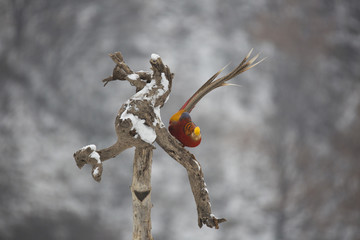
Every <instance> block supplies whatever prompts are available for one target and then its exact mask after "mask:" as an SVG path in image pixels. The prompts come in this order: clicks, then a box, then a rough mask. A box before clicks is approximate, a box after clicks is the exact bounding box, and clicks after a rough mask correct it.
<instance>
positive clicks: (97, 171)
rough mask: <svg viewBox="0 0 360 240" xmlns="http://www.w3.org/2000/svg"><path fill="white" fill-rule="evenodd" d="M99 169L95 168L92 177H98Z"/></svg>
mask: <svg viewBox="0 0 360 240" xmlns="http://www.w3.org/2000/svg"><path fill="white" fill-rule="evenodd" d="M99 173H100V172H99V167H96V168H95V169H94V172H93V176H94V177H97V176H99Z"/></svg>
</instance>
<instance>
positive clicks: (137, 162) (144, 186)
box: [131, 147, 153, 240]
mask: <svg viewBox="0 0 360 240" xmlns="http://www.w3.org/2000/svg"><path fill="white" fill-rule="evenodd" d="M152 154H153V148H152V147H137V148H136V149H135V156H134V166H133V178H132V184H131V192H132V204H133V240H149V239H150V240H152V239H153V238H152V236H151V216H150V214H151V208H152V204H151V165H152Z"/></svg>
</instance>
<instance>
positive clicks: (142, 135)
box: [74, 52, 226, 239]
mask: <svg viewBox="0 0 360 240" xmlns="http://www.w3.org/2000/svg"><path fill="white" fill-rule="evenodd" d="M110 57H111V58H112V60H113V61H114V62H115V63H116V66H115V68H114V71H113V75H112V76H110V77H108V78H106V79H104V80H103V82H104V85H106V84H108V83H109V82H111V81H114V80H120V81H128V82H129V83H130V84H131V85H133V86H135V87H136V93H135V94H134V95H133V96H132V97H131V98H130V99H129V100H128V101H126V102H125V103H124V104H123V105H122V106H121V108H120V110H119V112H118V115H117V116H116V119H115V131H116V134H117V138H118V139H117V141H116V143H115V144H114V145H112V146H110V147H108V148H104V149H101V150H96V146H95V145H88V146H86V147H83V148H81V149H80V150H78V151H77V152H75V153H74V158H75V162H76V164H77V166H78V167H79V168H82V167H83V166H84V165H85V164H90V165H92V167H93V168H92V176H93V178H94V179H95V180H96V181H100V180H101V176H102V173H103V165H102V164H103V162H104V161H106V160H108V159H110V158H113V157H115V156H117V155H118V154H120V153H121V152H122V151H124V150H125V149H127V148H130V147H135V157H134V169H133V171H134V174H133V183H132V187H131V191H132V196H133V209H134V218H133V220H134V228H133V239H152V237H151V219H150V212H151V207H152V204H151V197H150V196H151V185H150V184H151V180H150V177H151V163H152V159H151V158H152V151H153V148H154V146H153V142H155V140H156V142H157V143H158V144H159V145H160V147H162V148H163V149H164V150H165V151H166V152H167V153H168V154H169V156H171V157H172V158H174V159H175V160H176V161H177V162H178V163H180V164H181V165H182V166H183V167H184V168H185V169H186V171H187V173H188V177H189V182H190V186H191V190H192V192H193V195H194V199H195V203H196V206H197V212H198V225H199V227H202V226H203V225H204V224H205V225H206V226H208V227H210V228H212V227H215V228H219V223H221V222H224V221H226V220H225V219H224V218H220V219H218V218H216V217H215V216H214V215H213V214H212V212H211V204H210V197H209V192H208V189H207V188H206V183H205V180H204V174H203V172H202V169H201V165H200V163H199V162H198V161H197V160H196V159H195V156H194V155H193V154H191V153H190V152H189V151H187V150H186V149H185V148H184V147H183V146H182V145H181V144H180V143H179V142H178V141H177V140H176V139H175V138H174V137H173V136H172V135H170V133H169V132H168V130H167V129H166V128H165V124H164V123H163V122H162V121H161V117H160V108H161V107H162V106H163V105H164V104H165V102H166V101H167V99H168V97H169V94H170V92H171V86H172V79H173V77H174V74H173V73H171V71H170V69H169V68H168V67H167V66H166V65H164V64H163V62H162V60H161V58H160V57H159V56H158V55H156V54H153V55H152V56H151V59H150V64H151V69H152V72H144V71H138V72H135V71H133V70H131V68H130V67H129V66H128V65H126V64H125V62H124V60H123V57H122V55H121V53H120V52H116V53H114V54H110Z"/></svg>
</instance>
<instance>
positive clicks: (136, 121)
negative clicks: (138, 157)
mask: <svg viewBox="0 0 360 240" xmlns="http://www.w3.org/2000/svg"><path fill="white" fill-rule="evenodd" d="M128 108H129V105H128V107H127V109H126V110H125V111H124V112H123V113H122V114H121V116H120V118H121V119H124V120H125V119H130V121H131V122H132V125H133V126H132V128H131V129H135V131H136V133H137V134H138V135H139V136H140V138H141V139H142V140H143V141H145V142H147V143H150V144H151V143H153V142H154V141H155V139H156V133H155V130H154V129H152V128H151V127H149V126H146V125H145V120H144V119H140V118H139V117H138V116H135V115H134V114H131V113H128V112H127V110H128Z"/></svg>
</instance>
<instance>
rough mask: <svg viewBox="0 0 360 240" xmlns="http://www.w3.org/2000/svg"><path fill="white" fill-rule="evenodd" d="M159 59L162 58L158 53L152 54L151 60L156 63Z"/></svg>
mask: <svg viewBox="0 0 360 240" xmlns="http://www.w3.org/2000/svg"><path fill="white" fill-rule="evenodd" d="M158 58H160V56H159V55H157V54H156V53H153V54H151V60H154V61H156V60H157V59H158Z"/></svg>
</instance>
